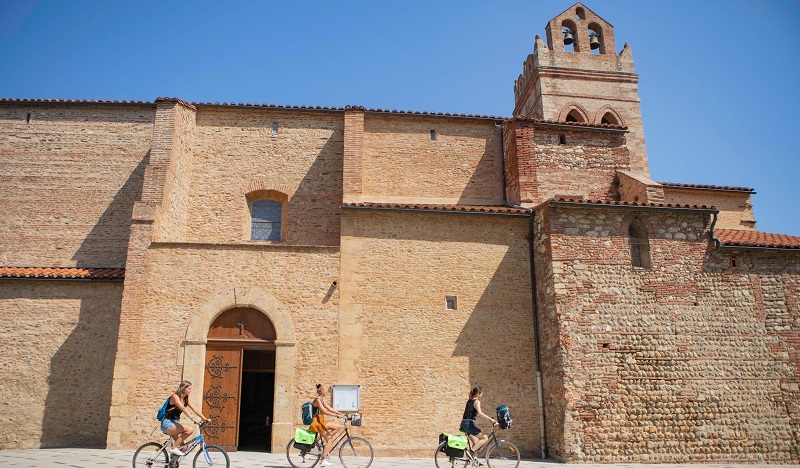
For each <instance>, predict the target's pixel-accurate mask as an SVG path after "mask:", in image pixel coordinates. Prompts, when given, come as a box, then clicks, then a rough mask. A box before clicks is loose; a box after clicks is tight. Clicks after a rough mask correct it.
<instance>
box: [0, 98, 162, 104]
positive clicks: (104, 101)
mask: <svg viewBox="0 0 800 468" xmlns="http://www.w3.org/2000/svg"><path fill="white" fill-rule="evenodd" d="M0 102H12V103H16V104H19V103H23V104H24V103H35V104H41V103H51V102H54V103H70V104H149V105H152V104H154V103H153V102H151V101H112V100H107V99H12V98H0Z"/></svg>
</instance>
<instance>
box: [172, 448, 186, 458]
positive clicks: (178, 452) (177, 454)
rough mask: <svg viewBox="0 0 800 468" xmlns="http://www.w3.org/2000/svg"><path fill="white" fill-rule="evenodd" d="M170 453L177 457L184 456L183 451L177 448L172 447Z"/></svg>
mask: <svg viewBox="0 0 800 468" xmlns="http://www.w3.org/2000/svg"><path fill="white" fill-rule="evenodd" d="M169 454H170V455H175V456H176V457H182V456H183V452H181V451H180V450H178V449H176V448H174V449H170V450H169Z"/></svg>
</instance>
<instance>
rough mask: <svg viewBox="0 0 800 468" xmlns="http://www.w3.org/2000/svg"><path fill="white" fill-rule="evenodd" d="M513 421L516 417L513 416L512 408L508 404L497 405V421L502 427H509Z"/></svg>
mask: <svg viewBox="0 0 800 468" xmlns="http://www.w3.org/2000/svg"><path fill="white" fill-rule="evenodd" d="M513 421H514V418H513V417H511V410H509V409H508V406H506V405H500V406H498V407H497V422H498V424H500V429H508V428H509V427H511V423H512V422H513Z"/></svg>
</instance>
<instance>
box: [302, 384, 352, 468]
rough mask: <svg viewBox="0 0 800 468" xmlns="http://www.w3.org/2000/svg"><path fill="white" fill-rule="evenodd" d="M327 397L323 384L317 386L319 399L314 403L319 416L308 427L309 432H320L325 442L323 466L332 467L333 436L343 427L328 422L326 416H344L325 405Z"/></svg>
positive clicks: (326, 390) (315, 399)
mask: <svg viewBox="0 0 800 468" xmlns="http://www.w3.org/2000/svg"><path fill="white" fill-rule="evenodd" d="M326 396H328V388H327V387H325V386H323V385H322V384H317V397H316V398H314V402H313V403H312V405H314V408H315V409H316V413H317V414H316V415H315V416H314V420H313V421H311V425H310V426H309V427H308V430H309V431H311V432H318V433H319V434H320V435H321V436H322V438H323V439H324V440H325V447H324V448H323V449H322V463H321V465H322V466H331V465H333V463H331V462H330V461H329V460H328V452H330V451H331V446H332V445H333V444H331V441H332V440H333V436H334V434H336V432H337V431H339V429H341V426H339V425H338V424H336V423H333V422H328V421H326V420H325V416H332V417H334V418H342V417H344V415H343V414H342V413H340V412H338V411H336V410H335V409H333V408H331V407H330V406H328V404H327V403H325V400H324V399H323V398H325V397H326Z"/></svg>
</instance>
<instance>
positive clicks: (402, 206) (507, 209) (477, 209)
mask: <svg viewBox="0 0 800 468" xmlns="http://www.w3.org/2000/svg"><path fill="white" fill-rule="evenodd" d="M342 208H362V209H373V210H409V211H447V212H461V213H485V214H512V215H527V214H528V213H529V211H528V210H527V209H525V208H518V207H512V206H499V205H446V204H428V203H369V202H361V203H345V204H343V205H342Z"/></svg>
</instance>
